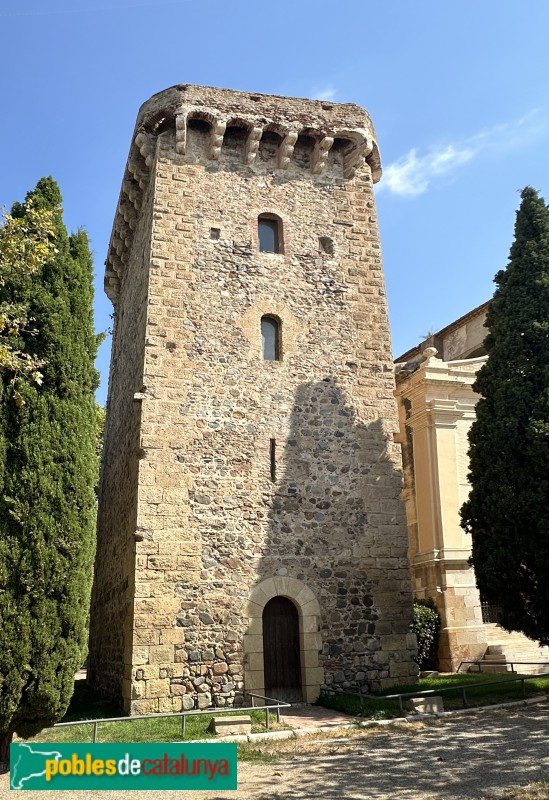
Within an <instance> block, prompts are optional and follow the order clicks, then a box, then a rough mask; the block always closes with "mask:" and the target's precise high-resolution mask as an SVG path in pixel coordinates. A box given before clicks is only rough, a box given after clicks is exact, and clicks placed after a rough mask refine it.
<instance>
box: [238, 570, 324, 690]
mask: <svg viewBox="0 0 549 800" xmlns="http://www.w3.org/2000/svg"><path fill="white" fill-rule="evenodd" d="M273 597H286V598H287V599H288V600H291V601H292V603H293V604H294V605H295V607H296V608H297V612H298V615H299V643H300V656H301V682H302V687H303V699H304V700H305V702H307V703H314V702H315V701H316V700H317V699H318V696H319V694H320V686H321V684H322V683H324V670H323V669H322V667H320V666H319V659H318V654H319V651H320V650H321V648H322V639H321V635H320V633H319V627H320V606H319V604H318V600H317V599H316V597H315V595H314V593H313V592H312V591H311V589H309V587H308V586H306V585H305V584H304V583H302V581H298V580H297V579H296V578H287V577H281V576H278V575H277V576H274V577H272V578H266V579H265V580H263V581H261V582H260V583H258V584H257V585H256V586H255V587H254V588H253V589H252V591H251V593H250V599H249V601H248V603H247V605H246V609H245V614H246V616H247V617H248V631H247V633H246V635H245V636H244V642H243V645H244V664H245V672H244V689H245V691H247V692H256V693H257V694H262V695H264V694H265V673H264V655H263V611H264V608H265V606H266V605H267V603H268V602H269V600H272V598H273Z"/></svg>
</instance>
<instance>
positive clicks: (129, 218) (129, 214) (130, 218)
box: [118, 203, 137, 231]
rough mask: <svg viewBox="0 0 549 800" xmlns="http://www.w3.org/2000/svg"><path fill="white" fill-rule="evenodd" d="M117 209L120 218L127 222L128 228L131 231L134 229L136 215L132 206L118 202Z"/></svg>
mask: <svg viewBox="0 0 549 800" xmlns="http://www.w3.org/2000/svg"><path fill="white" fill-rule="evenodd" d="M118 210H119V212H120V214H121V216H122V218H123V219H124V220H125V222H126V223H127V224H128V226H129V228H130V229H131V230H132V231H133V230H135V221H136V216H137V215H136V213H135V209H134V207H133V206H131V205H130V204H129V203H119V205H118Z"/></svg>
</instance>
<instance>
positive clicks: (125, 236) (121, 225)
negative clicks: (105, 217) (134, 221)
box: [114, 217, 132, 247]
mask: <svg viewBox="0 0 549 800" xmlns="http://www.w3.org/2000/svg"><path fill="white" fill-rule="evenodd" d="M114 232H115V234H116V235H117V236H118V238H119V239H121V240H122V241H123V242H124V244H125V245H126V247H129V246H130V245H131V243H132V235H131V231H130V228H129V226H128V224H127V223H126V222H125V220H123V219H122V218H121V217H118V218H117V220H116V222H115V224H114Z"/></svg>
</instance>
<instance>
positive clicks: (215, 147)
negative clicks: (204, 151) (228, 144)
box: [176, 119, 227, 161]
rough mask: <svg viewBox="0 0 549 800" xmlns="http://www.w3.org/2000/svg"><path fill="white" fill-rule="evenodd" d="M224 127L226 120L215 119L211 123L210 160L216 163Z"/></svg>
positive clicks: (219, 153)
mask: <svg viewBox="0 0 549 800" xmlns="http://www.w3.org/2000/svg"><path fill="white" fill-rule="evenodd" d="M226 127H227V121H226V120H222V119H216V120H215V121H214V122H213V123H212V132H211V146H210V158H212V159H213V160H214V161H218V160H219V156H220V155H221V147H222V145H223V136H224V134H225V128H226ZM176 147H177V145H176Z"/></svg>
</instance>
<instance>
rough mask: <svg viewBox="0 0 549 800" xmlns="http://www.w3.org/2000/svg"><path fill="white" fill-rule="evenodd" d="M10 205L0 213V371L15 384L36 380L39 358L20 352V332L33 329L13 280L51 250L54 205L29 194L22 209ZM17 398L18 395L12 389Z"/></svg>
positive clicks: (29, 272) (30, 271) (35, 266)
mask: <svg viewBox="0 0 549 800" xmlns="http://www.w3.org/2000/svg"><path fill="white" fill-rule="evenodd" d="M20 212H21V206H20V205H19V204H16V205H15V206H14V213H13V214H2V219H1V221H0V372H3V373H4V377H6V375H9V376H10V380H11V381H12V382H13V383H14V384H15V385H17V383H18V382H19V381H20V380H22V379H27V380H28V379H29V378H30V379H31V380H33V381H35V382H36V383H40V381H41V378H42V374H41V372H40V367H41V366H42V362H41V361H40V359H38V358H37V357H36V356H33V355H31V354H30V353H28V352H24V351H22V350H21V349H20V347H18V346H17V345H18V344H19V345H21V344H22V343H21V341H20V336H19V335H20V333H21V331H22V330H25V331H26V333H27V334H28V333H31V332H32V333H33V334H34V333H36V331H34V330H31V329H29V328H28V327H27V326H28V323H29V319H28V317H27V313H26V311H27V310H26V309H25V307H24V306H23V305H22V304H21V303H16V302H13V298H12V297H11V294H12V290H13V288H14V281H15V283H17V282H18V280H19V279H20V278H21V276H24V275H32V274H33V273H34V272H36V271H37V270H38V269H39V268H40V267H42V266H43V265H44V264H45V263H46V261H47V260H48V259H49V258H50V257H51V256H52V255H53V254H54V251H55V245H54V242H53V234H54V213H55V209H54V208H47V207H40V208H39V207H36V206H35V205H34V203H33V201H32V199H30V198H29V200H28V202H27V206H26V209H25V213H24V214H21V213H20ZM14 398H15V400H16V401H17V402H19V403H20V402H21V401H22V396H21V395H20V394H19V392H17V389H16V391H15V393H14Z"/></svg>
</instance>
